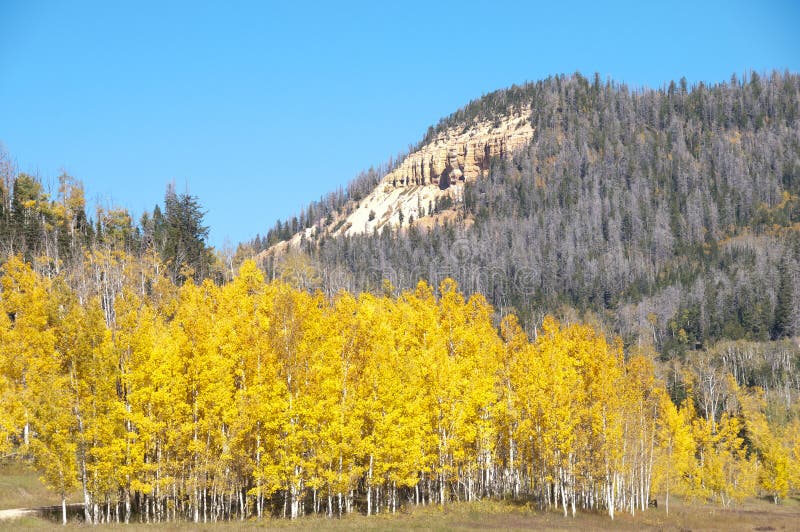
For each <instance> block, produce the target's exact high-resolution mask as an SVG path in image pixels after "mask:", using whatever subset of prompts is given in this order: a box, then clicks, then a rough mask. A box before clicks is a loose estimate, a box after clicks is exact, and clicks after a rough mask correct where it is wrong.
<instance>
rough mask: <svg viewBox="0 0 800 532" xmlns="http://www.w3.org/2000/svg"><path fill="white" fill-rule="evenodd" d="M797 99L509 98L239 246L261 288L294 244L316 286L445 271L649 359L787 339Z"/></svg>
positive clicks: (460, 115)
mask: <svg viewBox="0 0 800 532" xmlns="http://www.w3.org/2000/svg"><path fill="white" fill-rule="evenodd" d="M799 91H800V79H799V78H798V76H797V75H796V74H792V73H777V72H776V73H773V74H771V75H769V76H760V75H758V74H756V73H752V74H751V75H750V76H748V77H746V78H744V79H738V78H736V77H735V76H734V77H732V78H731V80H730V81H729V82H725V83H719V84H715V85H706V84H703V83H700V84H697V85H695V86H691V87H689V86H688V85H687V83H686V81H685V80H681V81H678V82H670V83H668V84H666V85H665V86H663V87H661V88H659V89H637V90H631V89H630V88H629V87H627V86H626V85H624V84H618V83H614V82H612V81H605V82H603V81H601V80H600V79H599V77H598V76H595V77H594V78H593V79H587V78H586V77H584V76H582V75H580V74H574V75H571V76H563V75H562V76H556V77H551V78H548V79H546V80H542V81H538V82H535V83H527V84H525V85H522V86H514V87H511V88H509V89H504V90H500V91H497V92H494V93H491V94H488V95H486V96H484V97H482V98H480V99H478V100H475V101H473V102H471V103H469V104H468V105H467V106H465V107H464V108H462V109H459V110H458V111H457V112H455V113H453V114H452V115H450V116H449V117H447V118H445V119H443V120H442V121H441V122H440V123H439V124H438V125H437V126H436V127H433V128H430V129H429V131H428V133H427V134H426V135H425V137H424V138H423V140H422V141H421V142H420V143H419V144H418V146H417V148H416V149H415V150H414V151H413V152H412V153H410V154H409V155H408V156H407V157H405V158H404V159H402V160H401V161H398V162H397V163H395V164H393V165H392V166H391V167H388V168H386V171H385V172H384V173H383V174H382V176H377V175H376V172H375V171H372V172H371V173H367V174H364V175H362V176H361V180H360V184H361V185H362V187H361V192H360V193H354V194H351V195H347V194H340V195H339V197H338V203H336V202H331V201H323V202H320V203H315V204H312V206H311V207H310V208H309V212H316V213H318V216H315V217H309V216H305V217H302V216H301V219H302V218H304V220H303V223H302V224H300V226H298V224H297V220H295V222H294V225H295V227H296V228H297V231H296V232H295V233H294V234H289V235H286V231H285V229H284V230H283V233H284V236H285V237H286V238H285V239H284V242H283V243H278V242H277V239H276V234H277V233H276V232H275V231H274V230H273V231H271V232H270V233H269V235H268V238H267V239H264V240H261V241H255V242H253V243H252V245H253V246H254V247H255V248H256V249H258V248H259V247H261V248H265V249H264V251H262V252H261V254H260V255H259V258H260V261H261V264H262V265H263V267H264V268H265V269H266V270H267V272H268V273H269V274H270V275H272V276H275V275H280V274H281V273H282V272H283V270H285V269H286V268H288V267H290V265H292V264H296V262H297V261H296V260H286V257H287V256H288V255H292V254H287V253H286V250H287V249H289V248H291V249H294V250H296V251H299V252H301V253H302V254H303V255H304V256H305V257H306V258H307V260H308V262H309V263H310V268H311V270H312V271H313V272H314V274H313V276H312V277H313V279H312V281H313V282H312V284H314V283H316V285H317V286H319V287H324V288H325V289H326V290H329V291H331V292H333V291H336V290H337V289H340V288H346V289H349V290H354V291H360V290H375V289H379V288H380V287H381V286H382V283H383V280H384V279H388V280H390V281H391V282H392V283H393V285H394V286H395V287H396V288H409V287H412V286H414V285H415V284H416V283H417V281H418V280H419V279H426V280H428V281H429V282H431V283H433V284H437V283H439V282H440V281H441V280H443V279H444V278H446V277H453V278H454V279H456V280H457V282H458V283H459V285H460V286H461V288H462V289H464V290H465V291H467V292H480V293H483V294H484V295H486V297H487V298H488V299H489V301H490V302H491V303H492V304H493V305H494V306H495V308H497V309H498V312H499V313H500V314H503V313H505V312H509V311H515V312H516V313H518V314H519V315H520V316H521V317H522V319H523V321H525V322H526V323H527V324H528V327H529V329H532V328H533V327H534V326H535V323H536V321H537V319H538V318H540V317H541V316H542V315H543V314H544V313H545V312H556V313H558V314H561V315H570V314H574V313H575V312H577V313H578V315H585V314H586V313H587V312H588V313H590V314H592V315H593V316H594V317H595V319H597V320H599V321H601V322H602V323H604V324H605V325H606V326H607V327H608V328H609V329H610V330H612V331H613V332H616V333H619V334H621V335H622V336H623V337H624V338H625V340H626V341H627V342H635V341H639V340H640V339H642V338H644V339H647V338H649V339H650V341H652V342H653V343H654V344H655V347H656V348H657V349H658V350H660V351H662V352H671V353H681V352H684V351H685V350H687V349H695V348H697V347H700V346H702V345H704V344H705V343H708V342H712V341H717V340H720V339H752V340H766V339H770V338H772V339H776V338H780V337H784V336H788V335H794V334H798V333H800V275H798V271H799V269H798V268H799V265H800V238H798V235H799V234H800V232H799V231H798V229H800V196H799V194H800V124H799V123H798V118H800V95H799ZM366 175H369V178H368V179H365V176H366ZM370 179H371V180H372V184H371V187H372V188H371V190H368V191H364V190H363V188H364V187H363V184H364V183H365V182H368V181H369V180H370ZM357 184H359V182H356V183H355V184H354V185H352V186H351V189H355V188H356V187H355V185H357ZM349 190H350V189H349ZM332 207H333V208H332ZM401 213H402V215H401ZM289 226H290V224H289V222H287V223H286V224H285V225H283V226H282V225H281V224H280V223H279V224H278V227H279V228H280V227H284V228H288V227H289ZM276 244H277V245H276Z"/></svg>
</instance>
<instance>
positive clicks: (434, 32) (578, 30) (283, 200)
mask: <svg viewBox="0 0 800 532" xmlns="http://www.w3.org/2000/svg"><path fill="white" fill-rule="evenodd" d="M606 4H607V3H606V2H598V1H588V2H568V1H563V2H533V1H529V2H525V1H521V2H502V1H495V2H468V1H459V2H415V1H405V2H377V1H369V2H363V3H350V2H347V3H345V2H325V3H323V2H319V3H307V4H303V3H301V2H280V3H277V2H276V3H270V2H221V1H220V2H216V3H211V2H202V1H199V2H198V1H193V2H178V1H158V2H147V1H135V2H134V1H128V2H126V1H102V2H88V1H76V2H66V1H50V2H45V1H36V0H23V1H18V2H16V1H13V0H0V141H2V142H3V143H4V144H5V146H6V149H7V150H8V151H9V152H10V154H11V155H12V156H13V157H14V158H15V160H16V162H17V164H18V167H19V169H20V170H22V171H26V172H29V173H35V174H38V175H39V176H40V177H42V178H43V179H45V180H46V181H47V180H50V181H54V180H55V178H56V177H57V176H58V174H59V173H60V171H61V169H62V168H63V169H64V170H66V171H67V172H68V173H70V174H71V175H73V176H75V177H77V178H79V179H81V180H82V181H83V182H84V184H85V186H86V190H87V195H88V196H89V198H90V199H91V200H99V201H100V202H101V203H103V204H116V205H121V206H123V207H127V208H128V209H130V210H131V211H132V212H133V213H134V215H135V216H137V217H138V216H139V214H141V212H142V211H143V210H145V209H151V208H152V207H153V205H154V204H155V203H157V202H160V201H161V200H162V199H163V194H164V190H165V186H166V184H167V183H168V182H171V181H175V183H176V185H177V188H178V191H184V190H186V188H187V187H188V190H189V192H190V193H191V194H194V195H197V196H198V197H199V199H200V202H201V204H202V205H203V207H204V208H205V209H206V210H207V211H208V214H207V216H206V222H207V223H208V224H209V225H210V226H211V242H212V243H213V244H215V245H222V244H223V242H224V241H225V239H226V238H229V239H230V240H231V241H232V242H233V243H236V242H239V241H242V240H246V239H249V238H251V237H252V236H254V235H255V234H256V233H258V232H261V233H262V234H263V233H264V232H266V230H267V228H268V227H269V226H271V225H272V223H273V222H274V221H275V220H276V219H277V218H285V217H287V216H290V215H291V214H293V213H295V212H296V211H297V210H298V208H299V207H300V206H301V205H304V204H307V203H308V202H309V201H311V200H314V199H318V198H319V197H320V196H321V195H322V194H324V193H325V192H327V191H329V190H332V189H334V188H336V187H337V186H339V185H343V184H345V183H346V182H347V181H349V180H350V179H351V178H352V177H353V176H354V175H355V174H356V173H358V171H360V170H362V169H365V168H367V167H369V166H370V165H371V164H377V163H380V162H383V161H386V160H387V159H388V158H389V157H390V156H393V155H396V154H397V153H398V152H399V151H402V150H404V149H405V148H406V147H407V146H408V145H409V144H412V143H414V142H416V141H417V140H419V138H420V137H421V136H422V135H423V133H424V132H425V130H426V129H427V127H428V126H429V125H431V124H434V123H436V122H437V121H438V119H439V118H441V117H442V116H445V115H447V114H449V113H451V112H453V111H454V110H456V109H457V108H458V107H460V106H462V105H464V104H465V103H467V102H468V101H469V100H471V99H474V98H477V97H479V96H481V94H483V93H486V92H489V91H492V90H494V89H498V88H502V87H505V86H508V85H510V84H512V83H519V82H524V81H526V80H536V79H540V78H543V77H546V76H548V75H550V74H557V73H571V72H574V71H576V70H579V71H581V72H582V73H584V74H586V75H591V74H592V73H594V72H599V73H600V74H601V76H602V77H603V78H606V77H609V76H610V77H612V78H613V79H615V80H617V81H622V82H626V83H628V84H630V85H633V86H642V85H647V86H660V85H661V84H662V83H664V82H665V81H668V80H670V79H679V78H680V77H681V76H685V77H686V78H687V79H688V80H689V81H692V82H694V81H698V80H704V81H709V82H716V81H723V80H728V79H729V78H730V75H731V74H732V73H734V72H736V73H740V74H741V73H743V72H746V71H748V70H750V69H755V70H757V71H770V70H772V69H779V70H784V69H789V70H792V71H795V72H797V71H800V7H799V6H800V2H793V1H783V2H778V1H768V0H765V1H756V0H754V1H752V2H743V1H736V0H730V1H724V2H722V1H720V2H700V1H688V2H645V1H635V2H617V3H609V4H612V5H606Z"/></svg>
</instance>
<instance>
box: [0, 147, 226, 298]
mask: <svg viewBox="0 0 800 532" xmlns="http://www.w3.org/2000/svg"><path fill="white" fill-rule="evenodd" d="M204 215H205V212H204V211H203V210H202V207H201V206H200V203H199V201H198V199H197V197H195V196H192V195H190V194H188V193H182V194H179V193H177V192H176V191H175V186H174V185H168V186H167V191H166V193H165V195H164V203H163V205H158V204H157V205H156V206H155V207H154V208H153V211H152V212H145V213H143V214H142V216H141V218H140V219H139V221H138V223H137V222H135V221H134V220H133V217H132V216H131V214H130V213H129V212H128V211H127V210H126V209H124V208H120V207H103V206H98V207H97V209H96V212H95V213H94V217H93V218H92V217H90V216H89V215H87V212H86V198H85V192H84V188H83V184H82V183H81V182H80V180H78V179H76V178H74V177H72V176H70V175H68V174H66V173H62V174H61V175H60V176H59V177H58V186H57V188H56V190H55V191H52V190H50V189H49V187H47V186H46V185H45V183H43V181H42V180H41V179H40V178H38V177H36V176H32V175H30V174H26V173H24V172H18V171H17V169H16V167H15V165H14V164H13V161H12V159H11V157H10V155H9V154H8V153H7V152H5V150H4V149H3V148H2V146H1V145H0V262H4V261H5V260H7V259H8V258H10V257H12V256H15V255H20V256H22V257H23V258H24V259H25V260H26V261H28V262H31V263H33V262H35V263H36V267H37V269H38V270H39V271H43V272H44V271H48V272H52V273H53V274H56V275H57V274H59V273H60V272H61V270H63V269H65V268H66V269H70V268H76V269H80V268H81V265H82V263H83V260H84V254H85V253H86V252H87V251H94V250H101V249H102V250H106V251H122V252H125V253H128V254H130V255H133V256H135V257H143V256H145V255H147V254H156V255H157V256H158V257H159V258H160V259H161V261H162V262H163V263H164V265H165V267H166V268H167V269H168V271H169V272H170V278H171V279H172V280H173V282H176V283H182V282H184V281H185V280H186V279H187V278H189V277H191V278H193V279H194V280H195V281H198V282H199V281H202V280H203V279H205V278H208V277H215V278H216V279H217V280H218V281H221V280H223V278H224V277H225V260H224V259H223V258H222V257H218V256H215V255H214V253H213V250H212V249H211V248H210V247H208V246H207V245H206V240H207V239H208V227H207V226H205V225H203V217H204Z"/></svg>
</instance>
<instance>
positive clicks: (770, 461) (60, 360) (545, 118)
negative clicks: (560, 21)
mask: <svg viewBox="0 0 800 532" xmlns="http://www.w3.org/2000/svg"><path fill="white" fill-rule="evenodd" d="M528 106H530V107H531V109H532V114H531V121H532V123H533V125H534V128H535V134H534V138H533V140H532V141H531V143H530V145H529V146H528V147H527V148H526V149H524V150H522V151H521V152H519V153H517V154H516V155H515V156H514V157H513V158H509V159H504V160H497V161H494V163H493V165H492V167H491V170H490V172H489V176H488V177H487V178H485V179H479V180H476V181H474V182H469V183H467V184H466V185H464V186H465V189H464V194H463V201H458V202H456V203H451V204H448V203H446V202H445V201H441V202H440V203H439V204H438V205H433V206H431V210H432V211H444V210H448V209H452V210H455V211H457V213H458V215H457V216H456V217H454V218H455V219H454V220H453V221H451V222H448V223H447V224H442V225H438V226H434V227H432V228H422V227H421V226H419V225H418V223H417V222H418V221H417V222H414V221H410V220H409V221H407V222H406V224H405V225H404V226H402V227H401V228H400V229H399V230H395V231H391V230H385V231H384V232H382V233H380V234H373V235H366V236H354V237H347V238H345V237H340V238H326V237H322V238H319V239H308V240H305V241H303V242H302V244H301V249H299V250H295V251H293V252H290V253H285V254H281V255H270V256H268V258H267V259H266V260H265V261H262V262H260V263H258V264H257V263H256V262H254V261H251V260H247V259H248V258H251V257H253V256H254V255H255V254H256V253H257V252H258V251H261V250H264V249H266V248H267V247H269V246H271V245H272V244H274V243H276V242H278V241H280V240H283V239H286V238H288V237H289V236H291V235H292V234H294V233H295V232H296V231H298V230H299V229H302V228H304V227H310V226H312V225H313V224H314V223H315V222H316V221H318V220H320V219H326V218H328V217H331V216H333V215H334V214H335V213H336V212H337V211H338V210H341V209H347V208H349V206H352V205H353V204H354V202H356V203H357V202H358V201H360V199H362V198H363V197H364V196H365V195H366V194H367V193H368V192H369V191H370V190H371V187H374V186H375V184H376V183H377V182H378V181H379V180H380V178H381V176H382V175H383V174H385V172H386V171H387V169H391V168H392V167H393V166H394V165H395V164H396V163H395V162H392V161H390V162H389V163H388V164H387V165H385V166H381V167H379V168H377V169H375V168H373V169H370V170H369V171H367V172H364V173H362V174H361V175H360V176H358V177H357V179H356V180H355V181H354V182H353V183H352V184H351V185H349V186H348V187H346V188H344V189H340V190H338V191H336V192H335V193H332V194H330V195H328V196H326V197H324V198H322V199H321V200H320V201H319V202H313V203H311V204H309V206H308V207H306V208H305V209H303V212H302V213H301V214H300V215H299V216H298V217H295V218H294V219H292V220H289V221H287V222H278V223H276V225H275V226H274V227H273V228H272V229H271V230H269V231H268V232H267V234H266V236H265V237H261V236H259V237H257V238H256V239H255V240H254V241H252V242H250V243H246V244H243V245H241V246H240V247H239V249H238V250H237V251H236V252H235V253H234V251H233V250H214V249H212V248H210V247H209V246H208V245H207V243H206V239H207V236H208V228H207V227H206V226H205V225H204V222H203V218H204V211H203V209H202V207H201V205H200V202H199V199H198V198H196V197H194V196H192V195H190V194H189V193H188V192H187V193H182V194H181V193H178V192H176V190H175V188H174V186H168V187H167V190H166V194H165V195H164V201H163V203H161V204H159V205H156V206H155V207H154V208H153V210H152V211H149V212H146V213H144V214H143V215H142V216H141V217H139V219H138V221H135V220H134V218H133V216H132V215H131V214H130V213H129V212H127V211H126V210H124V209H120V208H116V207H101V208H97V209H96V210H95V212H94V213H92V214H89V213H87V207H86V201H85V199H84V198H85V193H84V189H83V186H82V184H81V183H80V181H79V180H78V179H76V178H74V177H72V176H69V175H66V174H64V175H61V176H60V177H59V178H58V179H57V185H54V186H52V187H50V186H47V185H46V183H45V182H44V181H43V180H42V179H40V178H38V177H36V176H31V175H28V174H26V173H24V172H19V171H18V170H17V169H16V168H15V166H14V165H13V163H12V158H11V157H10V156H9V155H8V154H6V153H5V152H2V153H0V460H3V461H9V460H10V461H21V462H26V463H30V464H33V465H34V466H35V467H36V468H37V470H38V471H40V473H41V474H42V478H43V480H44V481H45V482H46V483H47V484H48V485H49V486H50V487H51V488H52V489H53V490H55V491H56V492H57V493H59V494H61V495H62V497H63V500H65V501H66V497H67V495H68V494H71V493H74V492H75V491H76V490H79V491H81V492H82V494H83V501H84V510H83V517H84V519H85V520H86V521H87V522H92V523H99V522H111V521H125V522H127V521H130V520H138V521H145V522H166V521H175V520H191V521H204V522H206V521H218V520H232V519H246V518H253V517H264V516H285V517H291V518H295V517H299V516H302V515H306V514H316V513H319V514H326V515H328V516H340V515H344V514H346V513H350V512H362V513H366V514H372V513H382V512H394V511H397V510H399V509H401V508H402V507H403V506H404V505H412V504H419V505H427V504H442V505H444V504H449V503H450V502H453V501H459V500H474V499H480V498H485V497H496V498H506V499H511V500H514V501H519V502H524V503H530V504H533V505H535V506H537V507H539V508H543V509H545V508H546V509H558V510H560V511H563V513H564V514H569V513H573V514H574V512H575V511H577V510H578V509H580V510H584V511H595V512H604V513H607V514H609V515H611V516H612V517H613V515H614V513H615V512H620V511H626V512H631V513H633V512H636V511H640V510H646V508H647V507H648V503H649V502H650V500H651V499H652V498H654V497H659V498H661V499H662V500H663V501H664V502H666V503H667V504H669V499H670V497H671V496H675V495H678V496H681V497H685V498H690V499H700V500H709V501H716V502H718V503H720V504H722V505H725V506H727V505H730V504H733V503H736V502H738V501H741V500H743V499H744V498H747V497H752V496H766V497H769V498H771V499H772V500H774V501H775V502H776V503H779V502H780V501H781V500H782V499H783V498H785V497H787V496H789V494H791V493H792V492H796V491H797V490H798V489H800V476H799V475H800V411H798V408H800V407H799V406H798V405H800V401H798V397H800V345H798V342H797V336H798V334H800V272H799V271H798V270H799V268H800V127H799V125H798V118H800V77H798V76H796V75H793V74H788V73H786V74H777V73H776V74H773V75H771V76H758V75H756V74H751V75H750V76H749V77H748V78H746V79H741V80H740V79H736V78H733V79H731V81H730V82H729V83H722V84H719V85H714V86H705V85H703V84H699V85H697V86H693V87H688V86H687V84H686V83H685V82H678V83H671V84H669V85H668V86H665V87H663V88H661V89H658V90H651V89H642V90H635V91H631V90H629V89H628V88H627V87H625V86H624V85H617V84H614V83H612V82H601V81H600V80H599V79H598V78H597V77H596V76H595V78H594V79H593V80H590V79H586V78H584V77H582V76H580V75H577V74H576V75H572V76H557V77H552V78H549V79H547V80H544V81H541V82H536V83H530V84H526V85H523V86H519V87H512V88H511V89H507V90H504V91H498V92H496V93H492V94H490V95H487V96H485V97H483V98H481V99H479V100H476V101H475V102H471V103H470V104H469V105H467V106H466V107H464V108H463V109H461V110H459V111H458V112H456V113H454V114H453V115H452V116H450V117H448V118H446V119H444V120H443V121H442V122H441V123H440V124H439V125H437V126H436V127H434V128H431V130H429V132H428V134H427V135H426V137H425V139H428V138H431V137H432V136H433V135H435V134H436V132H437V131H440V130H441V129H442V128H447V127H452V126H453V125H455V124H464V127H468V126H469V124H470V123H471V122H472V121H475V120H484V119H487V118H488V119H493V118H496V117H498V116H501V115H503V114H505V113H507V112H508V110H509V109H521V108H527V107H528ZM425 139H423V141H422V142H423V143H424V142H425ZM412 151H413V150H412ZM401 158H402V157H400V159H401Z"/></svg>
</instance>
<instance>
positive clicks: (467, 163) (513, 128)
mask: <svg viewBox="0 0 800 532" xmlns="http://www.w3.org/2000/svg"><path fill="white" fill-rule="evenodd" d="M528 112H529V111H528V110H524V111H523V112H521V113H520V114H517V115H514V116H509V117H506V118H503V119H500V120H496V121H494V122H489V121H484V122H479V123H477V124H475V125H474V126H473V127H469V128H461V129H459V128H450V129H448V130H446V131H443V132H442V133H439V135H437V136H436V138H435V139H434V140H433V141H432V142H430V143H428V144H426V145H424V146H423V147H421V148H420V149H419V150H417V151H415V152H414V153H412V154H410V155H408V157H406V158H405V160H404V161H403V162H402V164H400V166H398V167H397V168H396V169H394V170H393V171H392V172H391V173H389V174H388V175H387V176H386V177H385V179H384V182H385V183H387V184H391V185H392V186H394V187H398V186H400V187H402V186H412V185H441V186H442V187H441V188H447V186H449V185H451V184H455V183H457V182H459V181H470V180H474V179H477V178H478V177H481V176H484V175H486V173H487V172H488V170H489V161H490V160H491V159H492V158H493V157H505V156H506V155H507V154H510V153H512V152H514V151H516V150H517V149H519V148H521V147H522V146H525V145H526V144H528V143H529V142H530V140H531V137H533V128H532V127H531V124H530V122H529V120H528Z"/></svg>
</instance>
